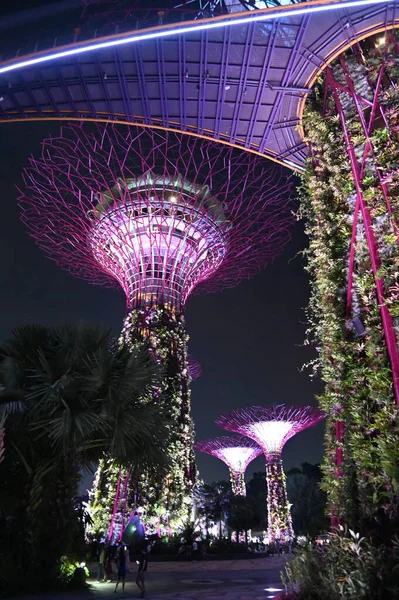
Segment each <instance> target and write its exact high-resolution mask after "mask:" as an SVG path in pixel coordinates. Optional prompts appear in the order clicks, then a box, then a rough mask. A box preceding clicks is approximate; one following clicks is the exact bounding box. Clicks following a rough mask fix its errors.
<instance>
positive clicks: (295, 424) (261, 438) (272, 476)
mask: <svg viewBox="0 0 399 600" xmlns="http://www.w3.org/2000/svg"><path fill="white" fill-rule="evenodd" d="M323 417H324V415H323V413H322V412H321V411H320V410H319V409H317V408H313V407H311V406H286V405H285V404H273V405H270V406H249V407H248V408H240V409H238V410H234V411H232V412H231V413H228V414H225V415H221V416H220V417H219V418H218V419H217V420H216V423H217V425H219V427H222V429H227V430H228V431H235V432H237V433H240V434H242V435H245V436H247V437H249V438H251V439H252V440H254V441H255V442H256V443H257V444H259V446H260V447H261V448H262V450H263V452H264V454H265V457H266V482H267V509H268V536H269V540H270V541H284V542H287V541H290V540H292V538H293V535H294V532H293V528H292V520H291V513H290V504H289V502H288V498H287V490H286V483H285V474H284V471H283V462H282V458H281V453H282V450H283V447H284V444H285V443H286V442H287V441H288V440H289V439H290V438H292V437H293V436H294V435H295V434H296V433H298V432H299V431H302V430H303V429H307V428H308V427H311V426H312V425H315V424H316V423H318V422H319V421H321V420H322V419H323Z"/></svg>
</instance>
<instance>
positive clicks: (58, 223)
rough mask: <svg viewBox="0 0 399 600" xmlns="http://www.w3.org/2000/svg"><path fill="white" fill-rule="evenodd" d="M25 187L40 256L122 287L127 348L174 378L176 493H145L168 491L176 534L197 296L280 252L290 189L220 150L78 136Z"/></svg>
mask: <svg viewBox="0 0 399 600" xmlns="http://www.w3.org/2000/svg"><path fill="white" fill-rule="evenodd" d="M24 181H25V187H24V189H23V190H22V192H21V197H20V204H21V208H22V219H23V221H24V223H25V224H26V225H27V227H28V229H29V230H30V233H31V234H32V236H33V237H34V238H35V240H36V241H37V242H38V244H39V245H40V246H41V247H42V248H43V249H44V250H45V251H46V253H47V254H49V255H50V257H51V258H52V259H53V260H55V261H56V262H57V264H59V265H60V266H62V267H64V268H67V269H69V270H70V271H71V272H72V274H74V275H76V276H78V277H82V278H84V279H87V280H89V281H91V282H93V283H96V284H99V285H105V286H120V287H121V288H122V289H123V291H124V292H125V295H126V306H127V316H126V318H125V321H124V325H123V329H122V334H121V343H125V344H127V345H128V346H130V347H132V346H134V345H135V344H137V343H142V342H143V341H145V342H146V343H147V345H148V346H149V348H150V349H151V351H152V353H153V355H154V357H155V359H156V360H158V361H159V362H162V363H163V365H164V367H165V373H166V375H165V382H164V388H165V390H166V391H167V393H166V394H165V396H166V397H167V398H168V402H169V404H170V405H169V406H168V409H169V412H170V417H171V420H172V422H173V423H174V427H173V431H172V433H171V442H170V445H169V457H170V460H171V470H170V474H169V476H168V478H167V482H168V483H167V484H163V485H162V484H160V485H151V486H150V485H148V484H147V483H143V482H142V484H141V488H142V489H144V488H145V490H146V491H145V494H147V495H148V494H149V493H150V490H156V493H157V494H158V496H157V498H154V497H151V498H148V496H147V501H148V504H150V503H152V504H154V502H155V501H157V502H158V503H159V494H160V493H161V492H160V489H162V493H163V495H164V504H166V505H167V507H168V517H167V518H168V522H169V523H170V522H171V519H172V520H173V518H174V515H180V516H181V515H182V514H187V507H188V505H189V502H190V497H191V491H192V486H193V482H194V480H195V467H194V453H193V425H192V419H191V408H190V391H189V373H188V368H189V367H188V361H187V339H188V336H187V333H186V331H185V326H184V316H183V313H184V306H185V304H186V301H187V299H188V298H189V296H190V294H191V293H192V291H193V290H194V288H196V287H197V286H199V287H200V288H201V289H203V290H204V291H212V290H216V289H222V288H224V287H229V286H232V285H234V284H236V283H238V282H239V281H240V279H242V278H243V277H248V276H250V275H251V274H253V273H255V272H257V271H258V270H260V269H261V268H262V267H263V266H264V265H265V264H266V263H267V262H268V260H269V259H272V258H273V257H274V256H276V255H277V254H278V253H279V252H280V250H281V249H282V247H283V245H284V243H285V242H286V241H287V240H288V239H289V234H288V229H289V225H290V222H291V217H290V210H289V205H290V202H289V200H288V196H287V182H286V181H284V180H282V178H281V172H280V174H278V173H276V170H275V169H271V167H270V165H269V164H267V163H266V162H265V161H264V160H262V159H260V158H256V157H254V156H251V155H249V154H246V153H243V152H239V151H237V150H234V149H232V148H225V147H222V146H220V145H218V144H217V143H213V142H209V141H205V140H202V139H188V138H186V137H185V136H182V135H179V134H175V133H171V132H167V131H158V130H154V129H146V128H140V127H138V128H135V127H127V126H116V125H113V126H111V125H108V126H104V125H95V126H93V127H92V128H91V129H90V130H86V129H85V128H84V127H83V126H81V125H75V124H71V125H69V126H67V127H64V128H62V132H61V135H60V137H58V138H51V139H48V140H45V141H44V142H43V146H42V154H41V157H40V158H38V159H35V158H31V160H30V166H29V167H28V168H27V169H26V170H25V174H24ZM139 487H140V486H139ZM143 493H144V492H143ZM154 493H155V492H154ZM140 503H141V504H143V498H140ZM144 503H145V502H144Z"/></svg>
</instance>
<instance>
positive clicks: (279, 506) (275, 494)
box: [266, 454, 294, 542]
mask: <svg viewBox="0 0 399 600" xmlns="http://www.w3.org/2000/svg"><path fill="white" fill-rule="evenodd" d="M266 481H267V511H268V522H269V524H268V528H267V534H268V537H269V541H270V542H276V541H281V542H289V541H290V540H292V539H293V537H294V532H293V528H292V519H291V511H290V504H289V502H288V498H287V488H286V482H285V473H284V471H283V463H282V460H281V456H280V455H279V454H269V455H266Z"/></svg>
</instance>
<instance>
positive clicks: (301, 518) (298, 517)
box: [287, 463, 330, 537]
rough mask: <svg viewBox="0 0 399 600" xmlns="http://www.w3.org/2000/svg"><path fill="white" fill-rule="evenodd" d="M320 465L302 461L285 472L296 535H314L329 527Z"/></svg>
mask: <svg viewBox="0 0 399 600" xmlns="http://www.w3.org/2000/svg"><path fill="white" fill-rule="evenodd" d="M321 477H322V473H321V469H320V465H312V464H309V463H302V465H301V468H300V469H298V468H296V469H290V470H289V471H288V472H287V494H288V499H289V501H290V503H291V505H292V508H291V515H292V524H293V527H294V531H295V534H296V535H305V536H313V537H314V536H316V535H317V534H318V533H321V532H322V531H325V530H327V529H328V528H329V525H330V523H329V519H328V517H327V516H326V494H325V492H323V491H322V490H321V489H320V481H321Z"/></svg>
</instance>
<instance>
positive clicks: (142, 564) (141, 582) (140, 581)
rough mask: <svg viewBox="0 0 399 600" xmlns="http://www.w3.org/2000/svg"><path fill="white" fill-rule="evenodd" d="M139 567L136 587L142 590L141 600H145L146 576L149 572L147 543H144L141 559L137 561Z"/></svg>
mask: <svg viewBox="0 0 399 600" xmlns="http://www.w3.org/2000/svg"><path fill="white" fill-rule="evenodd" d="M136 562H137V564H138V565H139V569H138V571H137V577H136V585H137V587H138V588H139V589H140V591H141V594H140V598H144V596H145V574H146V572H147V565H148V551H147V543H146V542H143V545H142V546H141V547H140V559H139V560H137V561H136Z"/></svg>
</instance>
